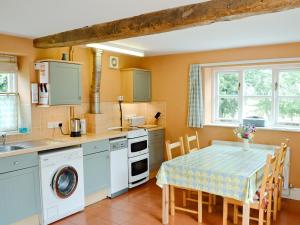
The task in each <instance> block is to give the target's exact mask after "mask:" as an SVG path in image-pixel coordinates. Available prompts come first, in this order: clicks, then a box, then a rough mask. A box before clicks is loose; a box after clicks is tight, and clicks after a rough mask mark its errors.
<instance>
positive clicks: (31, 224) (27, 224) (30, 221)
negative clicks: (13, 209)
mask: <svg viewBox="0 0 300 225" xmlns="http://www.w3.org/2000/svg"><path fill="white" fill-rule="evenodd" d="M39 224H40V220H39V216H38V215H33V216H31V217H28V218H26V219H23V220H20V221H18V222H16V223H13V224H11V225H39Z"/></svg>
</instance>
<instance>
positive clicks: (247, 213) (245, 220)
mask: <svg viewBox="0 0 300 225" xmlns="http://www.w3.org/2000/svg"><path fill="white" fill-rule="evenodd" d="M249 219H250V204H249V203H244V204H243V225H249Z"/></svg>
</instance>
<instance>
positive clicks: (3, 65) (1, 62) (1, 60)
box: [0, 55, 18, 73]
mask: <svg viewBox="0 0 300 225" xmlns="http://www.w3.org/2000/svg"><path fill="white" fill-rule="evenodd" d="M17 71H18V64H17V56H12V55H0V72H2V73H16V72H17Z"/></svg>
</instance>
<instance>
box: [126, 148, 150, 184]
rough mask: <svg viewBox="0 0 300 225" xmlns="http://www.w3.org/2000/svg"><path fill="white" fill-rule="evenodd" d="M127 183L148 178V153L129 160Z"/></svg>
mask: <svg viewBox="0 0 300 225" xmlns="http://www.w3.org/2000/svg"><path fill="white" fill-rule="evenodd" d="M128 161H129V183H132V182H136V181H139V180H142V179H144V178H147V177H149V153H147V154H144V155H140V156H137V157H133V158H129V159H128Z"/></svg>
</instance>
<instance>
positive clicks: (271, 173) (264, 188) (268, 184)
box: [259, 149, 279, 207]
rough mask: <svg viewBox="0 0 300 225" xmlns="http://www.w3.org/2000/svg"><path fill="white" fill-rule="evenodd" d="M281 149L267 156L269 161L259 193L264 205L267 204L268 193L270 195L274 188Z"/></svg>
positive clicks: (261, 202)
mask: <svg viewBox="0 0 300 225" xmlns="http://www.w3.org/2000/svg"><path fill="white" fill-rule="evenodd" d="M278 155H279V151H278V149H276V150H275V153H274V155H268V156H267V162H266V165H265V168H264V175H263V179H262V184H261V188H260V193H259V201H260V205H261V206H262V207H264V206H265V202H264V201H265V199H266V193H267V194H268V195H269V191H270V190H272V188H273V181H274V177H275V170H276V165H277V160H278Z"/></svg>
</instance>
